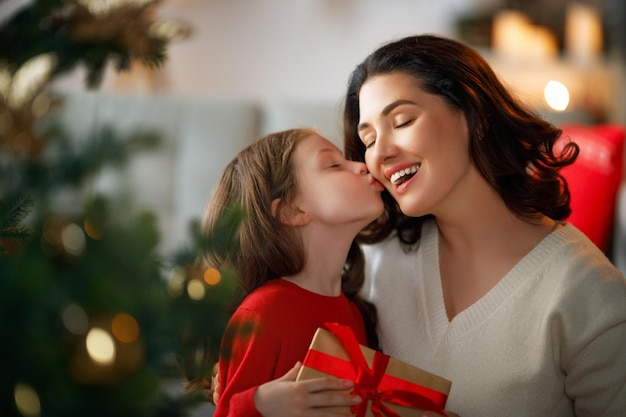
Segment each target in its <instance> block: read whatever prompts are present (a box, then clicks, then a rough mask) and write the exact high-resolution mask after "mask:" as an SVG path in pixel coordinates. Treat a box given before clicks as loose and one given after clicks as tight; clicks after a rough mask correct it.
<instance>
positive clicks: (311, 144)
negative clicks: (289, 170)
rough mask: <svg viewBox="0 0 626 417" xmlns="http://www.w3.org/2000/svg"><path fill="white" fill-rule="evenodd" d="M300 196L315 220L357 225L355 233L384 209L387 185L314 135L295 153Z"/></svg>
mask: <svg viewBox="0 0 626 417" xmlns="http://www.w3.org/2000/svg"><path fill="white" fill-rule="evenodd" d="M293 158H294V160H293V162H294V166H295V174H296V182H297V184H298V196H297V198H296V206H297V207H298V208H299V209H300V210H301V211H304V212H306V214H307V216H308V218H309V220H310V221H311V222H321V223H324V224H327V225H331V226H339V225H343V224H353V225H354V226H355V228H354V233H355V234H356V233H357V232H358V231H359V230H360V229H362V228H363V227H365V226H366V225H367V224H368V223H370V222H371V221H373V220H375V219H376V218H377V217H378V216H380V215H381V214H382V212H383V202H382V199H381V198H380V192H381V191H382V190H383V187H382V185H381V184H380V183H378V182H377V181H376V180H374V179H373V178H372V176H371V175H369V174H368V172H367V168H366V166H365V164H364V163H362V162H355V161H348V160H346V159H345V158H344V157H343V155H342V153H341V151H340V150H339V149H338V148H337V147H336V146H335V145H334V144H332V143H331V142H330V141H328V140H327V139H325V138H323V137H321V136H319V135H317V134H313V135H311V136H309V137H307V138H305V139H304V140H302V141H301V142H300V143H299V144H298V146H297V148H296V150H295V152H294V155H293Z"/></svg>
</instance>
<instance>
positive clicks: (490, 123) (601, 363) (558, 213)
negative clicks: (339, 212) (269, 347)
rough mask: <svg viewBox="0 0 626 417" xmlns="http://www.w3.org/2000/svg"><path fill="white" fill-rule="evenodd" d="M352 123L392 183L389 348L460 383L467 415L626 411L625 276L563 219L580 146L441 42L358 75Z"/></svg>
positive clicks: (384, 300) (372, 236)
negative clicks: (566, 174)
mask: <svg viewBox="0 0 626 417" xmlns="http://www.w3.org/2000/svg"><path fill="white" fill-rule="evenodd" d="M344 129H345V130H344V133H345V148H346V157H347V158H350V159H354V160H358V161H364V162H365V163H366V165H367V167H368V169H369V171H370V173H371V174H372V176H373V177H374V178H376V179H377V180H378V181H380V182H381V183H382V184H383V186H384V187H385V189H386V191H384V192H383V200H384V201H385V214H384V216H382V217H381V218H379V219H378V221H377V222H375V223H374V224H372V225H371V226H370V227H368V228H366V229H365V230H364V231H363V232H362V233H361V235H360V241H361V242H362V243H367V244H373V245H364V252H365V257H366V267H367V272H366V275H367V277H368V282H366V286H365V287H364V295H366V297H367V298H368V299H369V300H370V301H372V302H373V303H374V304H375V305H376V306H377V308H378V313H379V330H380V332H379V337H380V341H381V347H382V349H383V351H385V352H386V353H387V354H389V355H391V356H395V357H397V358H399V359H400V360H404V361H406V362H409V363H411V364H413V365H415V366H418V367H420V368H423V369H426V370H427V371H430V372H433V373H436V374H438V375H441V376H443V377H445V378H447V379H450V380H452V390H451V392H450V396H449V398H448V403H447V407H448V408H449V409H451V410H455V411H456V412H458V413H459V414H460V415H461V416H463V417H473V416H475V417H487V416H503V415H508V416H511V415H513V416H539V415H549V416H551V417H555V416H563V417H565V416H568V417H569V416H578V417H581V416H595V417H597V416H618V415H619V416H623V415H626V345H625V342H626V282H625V280H624V277H623V276H622V275H621V274H620V273H619V272H618V270H617V269H616V268H615V267H614V266H613V265H612V264H611V263H610V262H609V260H607V259H606V257H605V256H604V255H603V254H602V252H600V250H598V249H597V248H596V247H595V246H594V245H593V243H591V241H589V240H588V239H587V238H586V237H585V236H584V235H583V234H582V233H581V232H580V231H579V230H577V229H576V228H575V227H574V226H572V225H571V224H567V223H565V222H563V220H564V219H566V218H567V216H568V215H569V214H570V196H569V192H568V188H567V183H566V182H565V180H564V179H563V177H561V176H560V175H559V170H560V169H561V168H562V167H564V166H567V165H569V164H571V163H573V162H574V160H575V158H576V156H577V154H578V147H577V146H576V145H575V144H573V143H566V144H565V145H563V144H562V143H563V142H560V141H559V138H560V134H561V131H560V130H559V129H557V128H555V127H554V126H552V125H551V124H550V123H548V122H546V121H544V120H542V119H541V118H539V117H538V116H536V115H535V114H534V113H532V112H531V111H530V110H528V109H526V108H524V107H523V106H522V105H521V104H520V103H519V102H517V101H516V100H515V99H514V98H513V97H512V96H511V94H510V93H509V92H508V91H507V90H506V88H505V87H504V86H503V85H502V84H501V83H500V81H499V80H498V79H497V77H496V76H495V75H494V73H493V71H492V70H491V68H490V67H489V65H488V64H487V62H486V61H485V60H484V59H483V58H482V57H481V56H480V55H479V54H478V53H477V52H476V51H474V50H473V49H471V48H469V47H468V46H466V45H464V44H462V43H459V42H457V41H454V40H450V39H446V38H442V37H437V36H430V35H423V36H410V37H406V38H404V39H400V40H397V41H394V42H391V43H389V44H386V45H383V46H382V47H380V48H379V49H377V50H376V51H374V52H373V53H372V54H371V55H370V56H368V57H367V58H366V59H365V60H364V61H363V62H362V63H361V64H359V65H358V66H357V67H356V69H355V70H354V72H353V73H352V75H351V77H350V81H349V86H348V91H347V95H346V100H345V109H344Z"/></svg>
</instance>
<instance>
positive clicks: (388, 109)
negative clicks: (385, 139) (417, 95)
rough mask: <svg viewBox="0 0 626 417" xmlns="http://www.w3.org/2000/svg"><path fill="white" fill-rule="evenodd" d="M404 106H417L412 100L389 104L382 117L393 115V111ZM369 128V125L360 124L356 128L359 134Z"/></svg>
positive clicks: (400, 100) (381, 113)
mask: <svg viewBox="0 0 626 417" xmlns="http://www.w3.org/2000/svg"><path fill="white" fill-rule="evenodd" d="M403 104H416V103H415V102H414V101H411V100H405V99H399V100H396V101H393V102H391V103H389V104H387V105H386V106H385V107H384V108H383V110H382V111H381V112H380V115H381V116H387V115H388V114H389V113H391V111H392V110H393V109H395V108H396V107H398V106H401V105H403ZM367 126H369V124H368V123H359V124H358V126H357V127H356V130H357V132H360V131H361V130H363V129H365V128H366V127H367Z"/></svg>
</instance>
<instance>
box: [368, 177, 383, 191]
mask: <svg viewBox="0 0 626 417" xmlns="http://www.w3.org/2000/svg"><path fill="white" fill-rule="evenodd" d="M370 184H371V185H372V186H374V188H376V189H377V190H378V191H383V190H384V189H385V187H384V186H383V185H382V184H381V182H380V181H378V180H377V179H375V178H374V177H372V181H371V182H370Z"/></svg>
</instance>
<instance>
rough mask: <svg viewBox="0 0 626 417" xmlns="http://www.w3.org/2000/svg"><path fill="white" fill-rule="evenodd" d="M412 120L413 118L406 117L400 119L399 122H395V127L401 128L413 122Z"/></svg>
mask: <svg viewBox="0 0 626 417" xmlns="http://www.w3.org/2000/svg"><path fill="white" fill-rule="evenodd" d="M414 121H415V119H408V120H403V121H400V122H399V123H397V124H396V126H395V129H402V128H403V127H407V126H410V125H411V124H413V122H414Z"/></svg>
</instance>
